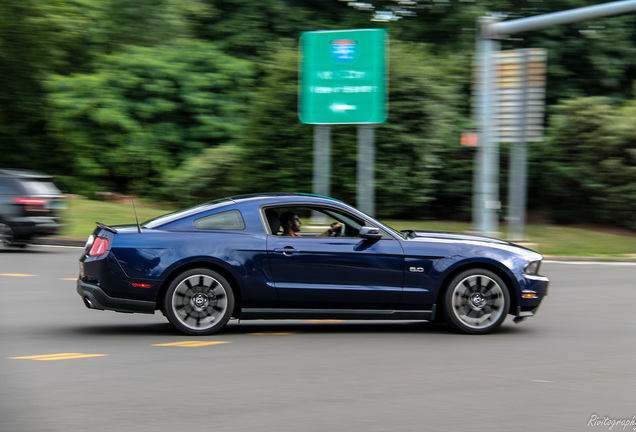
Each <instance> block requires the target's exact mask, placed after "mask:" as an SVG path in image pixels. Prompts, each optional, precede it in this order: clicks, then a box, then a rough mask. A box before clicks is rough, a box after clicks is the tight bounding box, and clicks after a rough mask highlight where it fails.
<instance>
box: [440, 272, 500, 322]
mask: <svg viewBox="0 0 636 432" xmlns="http://www.w3.org/2000/svg"><path fill="white" fill-rule="evenodd" d="M509 308H510V295H509V294H508V287H507V286H506V284H505V282H504V281H503V280H502V279H501V278H500V277H499V276H497V275H496V274H495V273H493V272H491V271H489V270H485V269H471V270H467V271H465V272H462V273H460V274H459V275H457V276H456V277H455V278H454V279H453V280H452V281H451V282H450V284H449V285H448V288H447V289H446V294H445V295H444V316H445V317H446V320H447V322H448V323H449V324H450V325H451V326H453V327H454V328H455V329H456V330H458V331H460V332H462V333H469V334H486V333H490V332H492V331H494V330H496V329H498V328H499V327H500V326H501V324H503V322H504V320H505V319H506V315H507V314H508V309H509Z"/></svg>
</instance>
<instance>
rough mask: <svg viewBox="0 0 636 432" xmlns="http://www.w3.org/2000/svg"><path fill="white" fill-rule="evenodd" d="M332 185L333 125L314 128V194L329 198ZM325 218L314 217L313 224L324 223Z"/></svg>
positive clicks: (315, 215)
mask: <svg viewBox="0 0 636 432" xmlns="http://www.w3.org/2000/svg"><path fill="white" fill-rule="evenodd" d="M330 183H331V125H315V126H314V178H313V193H314V194H316V195H322V196H329V194H330V193H331V192H330ZM324 222H325V218H324V217H318V216H317V214H314V215H312V223H324Z"/></svg>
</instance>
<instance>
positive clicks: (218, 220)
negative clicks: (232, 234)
mask: <svg viewBox="0 0 636 432" xmlns="http://www.w3.org/2000/svg"><path fill="white" fill-rule="evenodd" d="M194 226H195V227H196V228H198V229H205V230H242V229H245V222H244V221H243V216H241V212H239V211H238V210H230V211H226V212H223V213H217V214H213V215H211V216H206V217H203V218H200V219H197V220H195V221H194Z"/></svg>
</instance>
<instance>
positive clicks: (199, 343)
mask: <svg viewBox="0 0 636 432" xmlns="http://www.w3.org/2000/svg"><path fill="white" fill-rule="evenodd" d="M226 343H232V342H225V341H212V342H204V341H182V342H171V343H165V344H153V345H152V346H180V347H202V346H207V345H219V344H226Z"/></svg>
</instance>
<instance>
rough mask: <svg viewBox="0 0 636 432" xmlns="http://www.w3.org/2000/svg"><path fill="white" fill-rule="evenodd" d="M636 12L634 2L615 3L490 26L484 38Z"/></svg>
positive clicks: (627, 0) (634, 0)
mask: <svg viewBox="0 0 636 432" xmlns="http://www.w3.org/2000/svg"><path fill="white" fill-rule="evenodd" d="M634 11H636V0H625V1H616V2H610V3H602V4H598V5H594V6H586V7H582V8H577V9H570V10H565V11H561V12H554V13H549V14H544V15H537V16H533V17H528V18H519V19H515V20H510V21H503V22H497V23H494V24H491V25H490V26H489V28H488V30H487V32H488V33H487V35H486V36H484V37H488V38H494V37H498V36H505V35H510V34H514V33H521V32H525V31H530V30H538V29H541V28H545V27H550V26H555V25H559V24H568V23H573V22H578V21H584V20H586V19H591V18H600V17H604V16H611V15H619V14H623V13H628V12H634Z"/></svg>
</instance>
